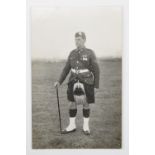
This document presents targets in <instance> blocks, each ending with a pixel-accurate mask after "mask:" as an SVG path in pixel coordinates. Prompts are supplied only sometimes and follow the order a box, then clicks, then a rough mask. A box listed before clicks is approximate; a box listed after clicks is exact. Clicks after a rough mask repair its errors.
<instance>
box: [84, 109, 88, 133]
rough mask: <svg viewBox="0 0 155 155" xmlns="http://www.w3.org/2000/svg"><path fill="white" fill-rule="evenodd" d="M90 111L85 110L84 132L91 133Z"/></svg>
mask: <svg viewBox="0 0 155 155" xmlns="http://www.w3.org/2000/svg"><path fill="white" fill-rule="evenodd" d="M89 115H90V109H83V130H84V131H89Z"/></svg>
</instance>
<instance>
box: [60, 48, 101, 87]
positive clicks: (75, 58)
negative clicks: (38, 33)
mask: <svg viewBox="0 0 155 155" xmlns="http://www.w3.org/2000/svg"><path fill="white" fill-rule="evenodd" d="M71 69H75V70H82V69H88V70H89V71H88V72H84V73H78V74H77V73H73V72H72V71H71V75H70V78H69V82H72V81H74V82H76V81H77V80H79V81H81V82H83V83H86V84H91V85H94V87H95V88H99V66H98V63H97V60H96V56H95V53H94V52H93V51H92V50H91V49H87V48H85V47H84V48H82V49H78V48H77V49H74V50H73V51H71V52H70V54H69V56H68V59H67V62H66V65H65V67H64V69H63V71H62V74H61V76H60V79H59V83H60V84H62V83H63V81H64V80H65V78H66V76H67V75H68V73H69V72H70V70H71Z"/></svg>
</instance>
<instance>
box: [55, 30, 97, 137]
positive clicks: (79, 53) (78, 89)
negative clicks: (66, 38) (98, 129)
mask: <svg viewBox="0 0 155 155" xmlns="http://www.w3.org/2000/svg"><path fill="white" fill-rule="evenodd" d="M85 42H86V35H85V33H84V32H77V33H76V34H75V43H76V46H77V48H76V49H74V50H72V51H71V52H70V54H69V56H68V60H67V62H66V65H65V67H64V69H63V71H62V73H61V76H60V78H59V80H58V81H57V82H55V84H54V85H55V87H58V86H60V85H61V84H62V83H63V81H64V80H65V78H66V76H67V75H68V73H69V72H70V71H71V75H70V78H69V82H68V89H67V98H68V100H69V101H70V108H69V116H70V119H69V125H68V127H67V128H66V129H64V130H63V131H62V133H63V134H66V133H70V132H73V131H76V124H75V118H76V114H77V105H78V104H81V103H82V104H83V132H84V134H86V135H89V134H90V129H89V116H90V106H89V104H92V103H95V91H96V89H97V88H99V66H98V63H97V59H96V56H95V54H94V52H93V51H92V50H91V49H88V48H86V47H85ZM94 89H95V90H94Z"/></svg>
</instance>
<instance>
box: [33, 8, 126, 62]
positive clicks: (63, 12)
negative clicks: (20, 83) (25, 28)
mask: <svg viewBox="0 0 155 155" xmlns="http://www.w3.org/2000/svg"><path fill="white" fill-rule="evenodd" d="M31 15H32V16H31V17H32V18H31V19H32V20H31V24H32V25H31V26H32V27H31V28H32V29H31V33H32V42H31V45H32V46H31V47H32V58H33V59H38V58H39V59H63V58H64V59H66V58H67V56H68V54H69V53H70V51H71V50H73V49H75V42H74V34H75V33H76V32H78V31H83V32H85V33H86V37H87V41H86V47H87V48H91V49H93V50H94V51H95V53H96V56H97V57H120V56H121V53H122V31H123V29H122V9H121V8H119V7H93V8H90V7H89V8H87V7H83V8H79V7H74V8H73V7H72V8H60V7H57V8H32V10H31Z"/></svg>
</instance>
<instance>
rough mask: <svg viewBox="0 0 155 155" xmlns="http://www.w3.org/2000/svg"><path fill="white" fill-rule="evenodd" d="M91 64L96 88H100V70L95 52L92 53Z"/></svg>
mask: <svg viewBox="0 0 155 155" xmlns="http://www.w3.org/2000/svg"><path fill="white" fill-rule="evenodd" d="M90 63H91V67H90V70H91V71H92V73H93V74H94V86H95V88H99V79H100V69H99V65H98V62H97V59H96V55H95V53H94V52H93V51H91V56H90Z"/></svg>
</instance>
